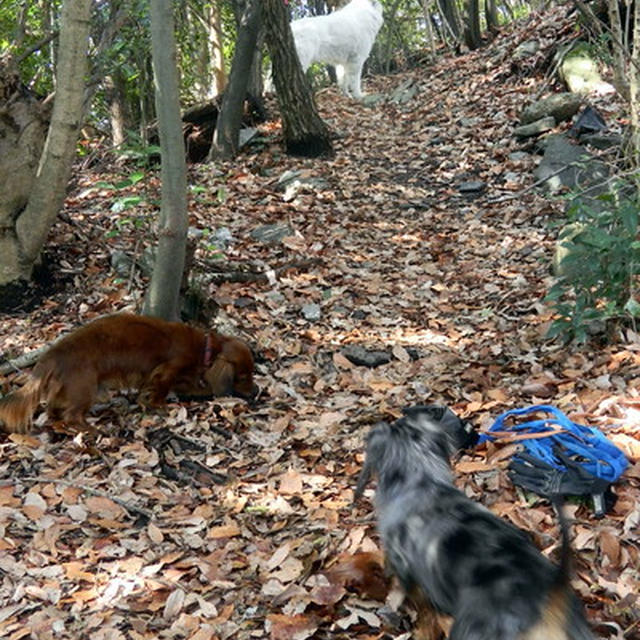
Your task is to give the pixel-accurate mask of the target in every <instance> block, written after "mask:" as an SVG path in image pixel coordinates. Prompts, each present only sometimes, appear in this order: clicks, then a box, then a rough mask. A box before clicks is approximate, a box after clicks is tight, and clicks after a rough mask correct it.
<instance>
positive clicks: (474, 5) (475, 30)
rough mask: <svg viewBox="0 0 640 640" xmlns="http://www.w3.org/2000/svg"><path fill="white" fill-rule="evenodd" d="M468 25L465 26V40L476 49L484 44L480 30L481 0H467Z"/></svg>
mask: <svg viewBox="0 0 640 640" xmlns="http://www.w3.org/2000/svg"><path fill="white" fill-rule="evenodd" d="M466 14H467V15H466V18H467V19H466V25H465V28H464V41H465V44H466V45H467V47H469V49H471V51H474V50H475V49H479V48H480V47H481V46H482V34H481V32H480V0H467V7H466Z"/></svg>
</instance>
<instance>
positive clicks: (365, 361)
mask: <svg viewBox="0 0 640 640" xmlns="http://www.w3.org/2000/svg"><path fill="white" fill-rule="evenodd" d="M342 355H343V356H344V357H345V358H346V359H347V360H349V361H350V362H353V364H355V365H356V366H358V367H369V368H370V369H373V368H374V367H379V366H380V365H382V364H387V363H388V362H391V354H390V353H387V352H386V351H378V350H373V349H372V350H369V349H365V348H364V347H363V346H361V345H359V344H350V345H347V346H346V347H345V348H344V349H342Z"/></svg>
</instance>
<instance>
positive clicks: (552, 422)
mask: <svg viewBox="0 0 640 640" xmlns="http://www.w3.org/2000/svg"><path fill="white" fill-rule="evenodd" d="M536 412H545V413H548V414H550V417H549V418H546V419H542V420H529V421H525V422H521V423H519V424H514V425H511V426H505V424H504V423H505V420H506V419H507V418H509V417H511V416H523V415H528V414H531V413H536ZM557 428H561V429H563V433H554V434H553V435H550V436H548V437H537V438H531V439H528V438H525V439H522V440H520V441H519V444H521V445H522V446H523V447H524V450H525V451H526V453H528V454H529V455H531V456H533V457H535V458H538V459H539V460H542V461H543V462H546V463H547V464H549V465H551V466H552V467H554V468H555V469H558V470H559V471H567V468H566V466H565V465H564V464H563V463H562V461H561V460H560V459H559V458H558V456H557V455H556V454H555V452H554V447H557V446H560V447H561V448H562V450H563V451H564V453H565V454H566V455H568V456H570V457H571V458H572V459H574V460H575V462H578V463H579V464H580V465H582V467H583V468H584V469H585V471H587V472H589V473H590V474H591V475H593V476H596V477H598V478H602V479H603V480H606V481H607V482H615V481H616V480H617V479H618V478H619V477H620V475H621V474H622V472H623V471H624V470H625V469H626V468H627V466H628V464H629V463H628V462H627V459H626V458H625V456H624V454H623V453H622V451H620V449H618V447H616V446H615V445H614V444H613V443H611V442H610V441H609V440H607V438H606V437H605V436H604V435H603V433H602V432H601V431H600V430H599V429H597V428H595V427H586V426H584V425H580V424H576V423H575V422H572V421H571V420H569V418H568V417H567V416H566V415H565V414H564V413H563V412H562V411H560V410H559V409H557V408H556V407H554V406H552V405H548V404H539V405H533V406H531V407H525V408H524V409H511V410H509V411H505V412H504V413H502V414H500V415H499V416H498V417H497V418H496V420H495V422H494V423H493V424H492V425H491V427H490V428H489V430H488V431H487V432H485V433H483V434H481V435H480V440H479V441H480V442H485V441H487V440H492V441H493V440H495V437H494V436H492V435H491V433H492V432H494V431H510V432H513V433H514V434H516V433H517V434H526V433H531V434H541V433H545V432H547V431H550V432H551V431H555V430H557ZM517 458H518V455H517V454H516V455H515V456H514V459H517Z"/></svg>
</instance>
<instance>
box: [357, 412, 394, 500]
mask: <svg viewBox="0 0 640 640" xmlns="http://www.w3.org/2000/svg"><path fill="white" fill-rule="evenodd" d="M390 433H391V427H390V426H389V424H388V423H387V422H379V423H378V424H377V425H375V427H373V429H371V431H369V434H368V435H367V452H366V455H365V460H364V465H363V467H362V471H360V476H359V477H358V484H357V486H356V490H355V492H354V495H353V501H354V503H355V502H356V501H357V500H359V499H360V498H361V497H362V494H363V493H364V489H365V487H366V486H367V482H369V480H371V476H372V475H373V473H374V471H375V470H376V469H378V468H379V466H380V461H381V460H382V456H383V455H384V450H385V448H386V446H387V442H388V440H389V434H390Z"/></svg>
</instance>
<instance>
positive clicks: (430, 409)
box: [356, 405, 593, 640]
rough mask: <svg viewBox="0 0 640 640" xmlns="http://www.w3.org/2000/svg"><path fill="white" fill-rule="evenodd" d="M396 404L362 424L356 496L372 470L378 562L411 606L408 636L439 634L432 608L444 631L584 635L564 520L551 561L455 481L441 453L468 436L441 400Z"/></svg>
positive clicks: (505, 639) (487, 636)
mask: <svg viewBox="0 0 640 640" xmlns="http://www.w3.org/2000/svg"><path fill="white" fill-rule="evenodd" d="M404 413H405V415H404V417H402V418H400V419H399V420H397V421H396V422H394V423H392V424H388V423H386V422H381V423H379V424H377V425H376V426H375V427H374V428H373V429H372V430H371V432H370V433H369V435H368V438H367V454H366V459H365V464H364V467H363V469H362V473H361V476H360V480H359V482H358V486H357V489H356V498H358V497H359V496H360V495H361V494H362V492H363V491H364V488H365V486H366V484H367V481H368V480H369V478H370V477H371V475H372V474H376V475H377V477H378V486H377V489H376V511H377V516H378V530H379V532H380V538H381V539H382V543H383V547H384V549H385V552H386V558H387V565H388V566H389V568H390V569H391V571H392V572H393V573H394V574H395V575H396V576H397V577H398V579H399V580H400V583H401V584H402V586H403V587H404V589H405V591H406V592H407V593H408V594H409V595H410V597H411V599H412V600H413V602H414V603H415V604H416V606H417V608H418V618H419V621H420V623H421V626H420V629H419V632H418V633H414V636H415V637H420V638H429V640H433V639H435V638H438V637H439V635H440V634H439V629H438V628H437V626H436V625H434V624H433V621H434V616H436V615H437V614H446V615H449V616H452V617H453V625H452V627H451V630H450V632H449V636H448V637H449V640H593V636H592V634H591V632H590V631H589V628H588V626H587V623H586V621H585V618H584V616H583V613H582V610H581V606H580V604H579V602H578V599H577V597H576V596H575V594H574V593H573V591H572V590H571V588H570V586H569V576H568V565H569V554H570V549H569V541H568V533H567V526H566V524H565V522H564V519H563V518H562V517H561V520H560V524H561V531H562V559H561V563H560V566H556V565H554V564H552V563H551V562H550V561H549V560H547V559H546V558H545V557H544V556H543V555H542V554H541V553H540V552H539V551H538V549H536V547H535V546H534V545H533V543H532V541H531V539H530V538H529V537H528V536H527V535H526V534H525V533H524V532H523V531H520V530H519V529H517V528H516V527H514V526H512V525H511V524H509V523H508V522H506V521H504V520H501V519H500V518H498V517H497V516H495V515H494V514H493V513H491V512H490V511H489V510H488V509H486V508H485V507H483V506H482V505H480V504H478V503H477V502H474V501H473V500H471V499H470V498H468V497H467V496H466V495H465V494H464V493H463V492H462V491H460V490H459V489H457V488H456V487H455V486H454V484H453V476H452V472H451V466H450V457H451V456H452V455H454V454H455V453H456V452H457V451H459V450H460V449H461V448H463V447H465V446H467V444H469V442H472V440H470V438H471V436H472V435H473V434H471V433H470V431H469V429H468V428H467V426H468V425H467V424H465V423H463V422H462V421H461V420H459V419H458V418H457V416H455V415H454V414H453V413H452V412H451V411H449V410H448V409H445V408H444V407H441V406H434V405H430V406H420V407H412V408H409V409H405V410H404ZM559 515H560V516H561V514H559Z"/></svg>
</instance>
